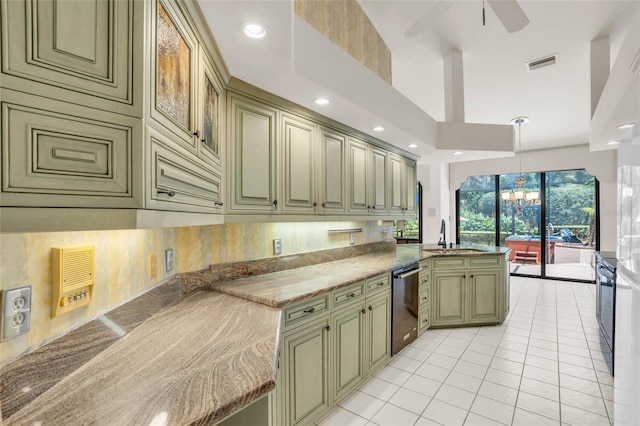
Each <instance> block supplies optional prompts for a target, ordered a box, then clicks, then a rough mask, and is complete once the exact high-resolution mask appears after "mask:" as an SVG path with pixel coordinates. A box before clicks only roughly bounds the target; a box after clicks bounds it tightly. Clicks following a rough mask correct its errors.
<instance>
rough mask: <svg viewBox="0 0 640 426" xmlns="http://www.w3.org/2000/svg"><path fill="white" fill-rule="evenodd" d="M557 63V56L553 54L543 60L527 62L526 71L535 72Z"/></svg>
mask: <svg viewBox="0 0 640 426" xmlns="http://www.w3.org/2000/svg"><path fill="white" fill-rule="evenodd" d="M557 63H558V54H557V53H556V54H553V55H551V56H547V57H545V58H540V59H536V60H534V61H530V62H527V71H533V70H537V69H538V68H542V67H548V66H549V65H554V64H557Z"/></svg>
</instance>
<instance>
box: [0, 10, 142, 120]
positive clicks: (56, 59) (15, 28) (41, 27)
mask: <svg viewBox="0 0 640 426" xmlns="http://www.w3.org/2000/svg"><path fill="white" fill-rule="evenodd" d="M1 7H2V14H1V16H2V39H3V40H4V41H3V44H2V46H3V54H2V78H1V79H0V85H1V86H2V87H4V88H10V89H14V90H18V91H21V92H25V93H31V94H34V95H38V96H42V97H46V98H51V99H58V100H64V101H66V102H70V103H74V104H78V105H83V106H87V107H91V108H97V109H101V110H106V111H114V112H115V111H117V112H118V113H119V114H125V115H129V116H133V117H138V118H140V117H142V84H141V83H142V74H141V73H142V60H143V44H142V42H141V40H142V39H143V37H144V34H143V31H144V2H139V1H126V0H101V1H84V0H65V1H37V0H24V1H12V0H9V1H2V3H1Z"/></svg>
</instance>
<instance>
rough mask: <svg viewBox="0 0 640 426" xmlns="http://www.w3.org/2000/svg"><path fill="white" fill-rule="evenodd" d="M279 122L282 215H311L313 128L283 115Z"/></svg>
mask: <svg viewBox="0 0 640 426" xmlns="http://www.w3.org/2000/svg"><path fill="white" fill-rule="evenodd" d="M281 122H282V124H281V130H282V137H281V149H280V151H281V156H282V161H281V164H282V166H283V167H281V169H282V179H281V182H282V188H281V191H280V193H281V194H282V195H283V197H282V212H283V213H288V212H295V213H311V214H314V213H315V212H316V210H317V207H318V202H317V200H316V198H317V192H316V173H315V168H316V155H315V151H316V138H317V126H316V125H315V123H313V122H311V121H308V120H305V119H303V118H300V117H295V116H293V115H290V114H285V113H283V114H282V120H281Z"/></svg>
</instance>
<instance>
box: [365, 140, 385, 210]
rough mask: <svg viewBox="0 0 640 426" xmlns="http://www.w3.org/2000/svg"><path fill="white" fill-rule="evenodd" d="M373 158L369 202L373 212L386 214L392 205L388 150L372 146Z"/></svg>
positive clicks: (371, 153)
mask: <svg viewBox="0 0 640 426" xmlns="http://www.w3.org/2000/svg"><path fill="white" fill-rule="evenodd" d="M369 151H370V160H371V167H370V171H371V177H370V181H371V186H370V196H369V204H370V205H371V212H372V213H375V214H379V215H385V214H388V213H389V208H390V205H389V203H388V199H389V191H388V187H389V186H390V185H388V182H389V173H388V167H389V166H388V162H387V152H386V151H384V150H382V149H380V148H374V147H372V148H371V149H370V150H369Z"/></svg>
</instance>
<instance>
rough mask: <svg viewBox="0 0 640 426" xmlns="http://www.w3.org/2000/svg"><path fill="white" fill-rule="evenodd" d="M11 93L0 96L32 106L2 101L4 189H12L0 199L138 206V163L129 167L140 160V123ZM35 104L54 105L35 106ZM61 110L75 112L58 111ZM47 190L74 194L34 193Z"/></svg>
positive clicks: (55, 203) (36, 203)
mask: <svg viewBox="0 0 640 426" xmlns="http://www.w3.org/2000/svg"><path fill="white" fill-rule="evenodd" d="M14 93H15V92H9V91H6V92H5V91H3V93H2V94H3V99H5V100H9V99H13V98H16V99H20V102H24V103H25V104H29V105H34V108H32V107H31V106H27V105H18V104H9V103H5V102H3V103H2V128H3V129H4V130H3V134H2V151H3V152H4V153H5V155H4V156H3V158H2V168H3V169H4V172H3V173H4V176H3V182H2V183H3V185H2V190H3V192H5V193H8V194H11V195H9V196H8V197H4V196H3V204H5V205H22V206H25V205H33V204H34V203H35V205H41V206H47V205H50V206H56V205H64V206H70V207H83V206H84V204H86V207H140V202H139V201H136V200H135V197H136V190H137V187H136V184H135V182H134V173H135V172H134V171H133V169H136V168H137V167H132V165H135V164H139V162H141V159H140V157H139V156H138V151H137V150H136V149H134V148H135V147H136V146H139V143H140V137H141V126H140V123H138V122H137V121H136V120H134V119H129V118H126V117H116V116H115V114H109V113H103V112H100V111H93V112H91V113H88V112H87V109H86V108H78V107H75V106H69V107H68V108H67V105H66V104H63V103H61V102H56V101H51V100H42V102H40V103H39V104H35V102H38V100H37V99H36V98H34V97H31V96H28V95H22V97H20V96H17V97H16V96H13V95H14ZM32 100H33V102H34V103H32ZM36 105H37V106H38V107H39V108H52V109H51V110H45V109H36V108H35V106H36ZM63 110H64V111H69V112H71V113H73V114H74V115H73V116H72V115H66V114H60V113H58V112H56V111H63ZM78 114H80V115H78ZM82 114H90V115H82ZM110 120H114V121H113V122H110ZM14 194H15V195H14ZM17 194H31V195H32V196H33V197H34V198H31V199H30V197H24V196H23V197H19V196H18V195H17ZM46 194H50V195H53V194H55V195H58V196H72V197H71V198H75V199H74V200H73V201H72V202H68V201H67V199H64V198H63V199H56V198H55V197H52V196H48V198H47V200H46V201H42V199H39V198H38V197H46V196H47V195H46ZM79 196H82V197H79ZM85 196H86V198H84V197H85ZM116 198H117V199H119V200H117V201H116V200H115V199H116ZM14 199H15V200H16V202H12V200H14ZM108 199H111V200H114V201H113V202H110V201H107V200H108ZM100 200H104V201H100ZM25 201H27V202H25Z"/></svg>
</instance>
